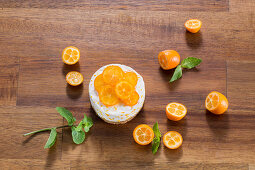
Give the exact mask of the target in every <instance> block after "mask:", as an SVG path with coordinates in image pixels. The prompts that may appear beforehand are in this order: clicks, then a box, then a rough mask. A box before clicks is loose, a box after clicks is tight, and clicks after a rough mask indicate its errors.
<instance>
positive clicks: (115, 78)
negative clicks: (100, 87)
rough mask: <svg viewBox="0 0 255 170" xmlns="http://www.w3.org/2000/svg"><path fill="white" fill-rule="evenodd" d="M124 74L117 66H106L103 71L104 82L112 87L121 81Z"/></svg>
mask: <svg viewBox="0 0 255 170" xmlns="http://www.w3.org/2000/svg"><path fill="white" fill-rule="evenodd" d="M123 76H124V72H123V70H122V69H121V68H120V67H119V66H113V65H112V66H108V67H106V68H105V69H104V71H103V79H104V82H105V83H107V84H110V85H112V86H114V85H116V84H117V83H118V82H119V81H120V80H122V79H123Z"/></svg>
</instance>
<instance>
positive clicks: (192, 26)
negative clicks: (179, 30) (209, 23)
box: [184, 19, 202, 33]
mask: <svg viewBox="0 0 255 170" xmlns="http://www.w3.org/2000/svg"><path fill="white" fill-rule="evenodd" d="M184 25H185V27H186V29H187V30H188V31H189V32H191V33H196V32H198V31H199V30H200V28H201V26H202V22H201V21H200V20H198V19H190V20H188V21H186V22H185V24H184Z"/></svg>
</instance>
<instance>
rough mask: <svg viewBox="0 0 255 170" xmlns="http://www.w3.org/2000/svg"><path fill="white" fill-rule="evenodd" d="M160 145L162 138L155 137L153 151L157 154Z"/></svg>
mask: <svg viewBox="0 0 255 170" xmlns="http://www.w3.org/2000/svg"><path fill="white" fill-rule="evenodd" d="M159 145H160V138H154V139H153V141H152V153H153V154H155V153H156V152H157V151H158V148H159Z"/></svg>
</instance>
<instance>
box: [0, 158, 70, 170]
mask: <svg viewBox="0 0 255 170" xmlns="http://www.w3.org/2000/svg"><path fill="white" fill-rule="evenodd" d="M0 166H1V169H3V170H7V169H8V170H10V169H22V170H34V169H36V170H44V169H49V170H50V169H53V170H56V169H61V170H68V169H70V163H69V161H60V160H58V161H54V162H51V163H47V161H43V160H38V159H25V158H24V159H0Z"/></svg>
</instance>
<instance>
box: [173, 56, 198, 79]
mask: <svg viewBox="0 0 255 170" xmlns="http://www.w3.org/2000/svg"><path fill="white" fill-rule="evenodd" d="M201 62H202V60H201V59H199V58H195V57H187V58H185V59H184V60H183V61H182V63H181V65H178V66H177V67H176V69H175V71H174V74H173V76H172V78H171V79H170V81H169V82H170V83H171V82H173V81H175V80H178V79H179V78H181V77H182V68H186V69H192V68H194V67H196V66H198V65H199V64H200V63H201Z"/></svg>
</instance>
